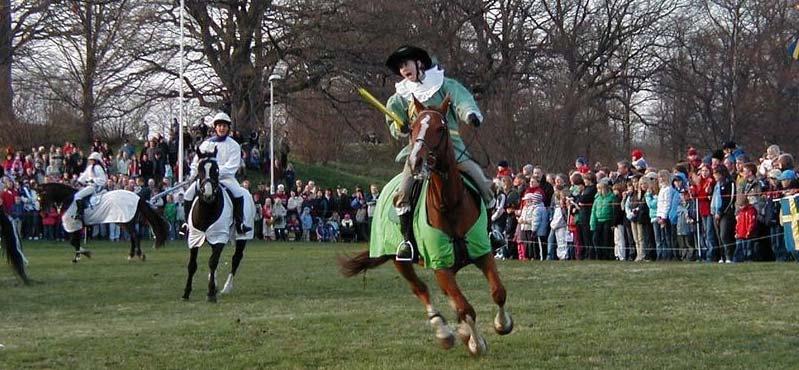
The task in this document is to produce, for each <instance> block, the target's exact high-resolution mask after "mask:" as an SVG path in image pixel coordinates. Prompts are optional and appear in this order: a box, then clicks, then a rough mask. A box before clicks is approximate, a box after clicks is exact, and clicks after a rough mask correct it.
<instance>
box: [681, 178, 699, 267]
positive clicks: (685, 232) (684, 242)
mask: <svg viewBox="0 0 799 370" xmlns="http://www.w3.org/2000/svg"><path fill="white" fill-rule="evenodd" d="M680 195H681V197H680V198H681V199H682V201H681V202H680V206H679V207H677V247H678V248H679V249H678V255H677V257H678V258H679V259H681V260H683V261H696V256H694V248H695V244H696V243H695V242H694V240H695V239H694V238H695V234H694V233H695V232H696V207H695V202H694V200H693V199H691V193H690V192H687V191H683V192H682V193H680Z"/></svg>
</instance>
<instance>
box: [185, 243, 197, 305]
mask: <svg viewBox="0 0 799 370" xmlns="http://www.w3.org/2000/svg"><path fill="white" fill-rule="evenodd" d="M199 252H200V248H199V247H197V248H189V265H188V266H187V269H188V271H189V277H188V278H186V287H185V288H183V300H184V301H188V300H189V295H191V281H192V280H193V279H194V273H195V272H197V254H198V253H199Z"/></svg>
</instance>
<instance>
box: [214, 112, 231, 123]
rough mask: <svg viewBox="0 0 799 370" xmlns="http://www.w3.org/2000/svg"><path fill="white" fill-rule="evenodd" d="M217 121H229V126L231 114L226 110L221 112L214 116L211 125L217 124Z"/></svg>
mask: <svg viewBox="0 0 799 370" xmlns="http://www.w3.org/2000/svg"><path fill="white" fill-rule="evenodd" d="M217 122H223V123H227V124H228V126H230V122H231V121H230V116H228V115H227V113H225V112H219V113H217V114H216V115H215V116H214V119H213V120H212V121H211V125H212V126H215V125H216V123H217Z"/></svg>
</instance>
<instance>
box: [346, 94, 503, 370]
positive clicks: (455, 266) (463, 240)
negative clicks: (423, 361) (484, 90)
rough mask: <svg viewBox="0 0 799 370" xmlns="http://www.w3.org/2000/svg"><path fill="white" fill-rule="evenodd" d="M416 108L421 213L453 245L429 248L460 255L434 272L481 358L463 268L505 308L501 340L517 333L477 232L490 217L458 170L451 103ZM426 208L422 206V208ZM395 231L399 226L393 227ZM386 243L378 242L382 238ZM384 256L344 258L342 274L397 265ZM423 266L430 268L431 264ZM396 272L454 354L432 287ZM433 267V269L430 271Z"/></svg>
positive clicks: (401, 267) (408, 272)
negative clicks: (473, 270)
mask: <svg viewBox="0 0 799 370" xmlns="http://www.w3.org/2000/svg"><path fill="white" fill-rule="evenodd" d="M413 104H414V105H415V109H416V111H417V112H419V114H418V116H417V118H416V120H415V121H414V122H413V124H412V126H411V135H410V138H411V143H413V144H414V146H413V151H412V153H411V157H410V158H411V160H410V165H411V170H412V172H413V174H414V176H417V177H418V178H423V179H425V180H426V181H427V187H426V189H427V191H426V193H425V194H423V195H425V197H424V199H425V204H424V206H425V208H424V209H420V210H419V212H420V213H424V212H426V218H427V224H429V226H432V227H433V228H435V229H437V230H438V231H439V232H441V233H443V235H444V236H445V237H446V239H448V243H447V242H446V240H445V243H443V244H445V245H447V247H444V246H442V245H430V244H429V243H428V245H425V246H424V248H451V249H450V250H447V253H449V252H451V254H450V255H454V257H453V261H454V262H452V263H451V264H450V266H449V267H440V268H437V267H435V266H433V267H431V268H433V269H434V273H435V277H436V280H437V282H438V285H439V286H440V287H441V290H442V291H443V292H444V294H445V295H446V296H447V297H448V298H449V300H450V303H451V304H452V306H453V307H454V308H455V310H456V312H457V315H458V322H459V325H458V329H457V333H458V336H459V337H460V339H461V340H462V341H463V343H464V344H465V345H466V346H467V348H468V350H469V353H470V354H472V355H474V356H479V355H481V354H483V353H484V352H485V350H486V344H485V340H484V339H483V337H482V336H481V335H480V334H479V333H478V331H477V326H476V324H475V322H476V318H477V315H476V313H475V311H474V308H473V307H472V306H471V304H469V302H468V301H467V300H466V297H464V295H463V293H462V292H461V290H460V288H459V287H458V284H457V282H456V280H455V275H456V274H457V272H458V271H459V270H460V269H461V268H462V267H464V266H466V265H468V264H471V263H473V264H474V265H475V266H477V268H479V269H480V271H482V272H483V275H484V276H485V278H486V279H487V280H488V283H489V286H490V288H491V298H492V299H493V300H494V303H496V304H497V306H498V307H499V310H498V312H497V316H496V318H495V319H494V330H495V331H496V332H497V333H498V334H500V335H504V334H508V333H510V332H511V331H512V330H513V320H512V318H511V316H510V314H509V313H508V311H506V310H505V308H504V306H505V287H504V286H503V285H502V282H501V281H500V278H499V274H498V272H497V267H496V264H495V262H494V257H493V255H492V254H491V253H490V250H491V248H490V246H489V245H488V238H487V231H486V230H485V229H483V230H478V229H477V226H480V225H481V224H478V223H477V222H478V219H482V220H485V217H486V216H485V211H484V210H483V209H482V208H481V204H480V203H479V202H480V200H479V198H476V197H475V195H474V194H473V193H472V192H470V191H469V190H468V189H467V186H466V185H465V184H464V181H463V179H462V178H461V174H460V172H459V171H458V168H457V162H456V159H455V152H454V149H453V146H452V141H451V140H450V136H449V129H448V128H447V125H446V122H445V116H446V112H447V110H448V109H449V97H447V98H445V99H444V102H443V104H442V105H441V106H440V107H437V108H427V107H424V106H423V105H422V104H421V103H419V102H418V101H416V100H415V99H414V102H413ZM387 188H388V186H387ZM381 206H382V207H391V206H392V205H391V203H390V201H385V200H384V202H382V205H381V204H380V202H379V204H378V207H381ZM421 206H422V205H421V204H419V205H418V206H417V207H421ZM376 212H378V213H380V212H381V211H380V209H378V210H376ZM418 215H419V213H417V217H416V218H415V219H414V223H415V225H414V227H415V230H417V229H418V227H421V226H425V225H419V224H420V223H421V222H422V221H420V217H421V216H418ZM481 216H482V218H481ZM375 221H377V220H375ZM392 227H397V226H396V225H393V226H392ZM425 227H427V226H425ZM473 227H474V229H473ZM483 227H484V225H483ZM374 230H375V229H374V225H373V231H374ZM482 232H485V233H486V235H484V236H485V238H477V239H468V236H469V235H479V234H471V233H482ZM380 237H381V236H378V238H380ZM416 239H417V241H418V240H419V237H418V236H417V238H416ZM478 239H479V240H484V241H485V243H481V244H486V245H477V246H476V247H479V248H475V249H474V250H475V251H476V252H474V253H472V252H471V247H475V246H470V245H467V240H478ZM437 240H440V239H437ZM378 242H379V240H375V239H374V238H373V239H372V241H371V243H370V244H371V245H370V248H373V249H374V245H375V244H376V243H378ZM439 244H442V243H439ZM417 245H418V246H419V248H420V250H421V249H423V247H422V243H418V244H417ZM449 246H451V247H449ZM478 251H479V252H478ZM429 252H430V250H426V251H421V253H420V254H421V255H423V256H425V255H429V254H430V253H429ZM379 254H382V255H380V256H378V257H370V251H365V252H362V253H360V254H358V255H356V256H354V257H352V258H347V257H342V258H340V259H339V264H340V265H341V268H342V273H343V274H344V275H345V276H354V275H356V274H358V273H359V272H361V271H365V270H367V269H371V268H375V267H377V266H380V265H381V264H383V263H385V262H387V261H390V260H394V256H393V255H392V253H379ZM476 254H479V255H476ZM426 259H427V258H426ZM420 262H425V263H429V262H430V261H420ZM394 266H395V268H396V269H397V270H398V271H399V273H400V275H402V277H403V278H405V280H407V281H408V282H409V283H410V285H411V290H412V291H413V293H414V294H415V295H416V296H417V297H418V298H419V299H420V300H421V301H422V303H423V304H424V305H425V308H426V309H427V316H428V321H429V323H430V325H431V326H432V327H433V329H434V330H435V332H436V337H437V339H438V340H439V342H440V344H441V345H442V346H443V347H444V348H445V349H449V348H451V347H452V345H453V344H454V340H455V337H454V334H453V332H452V330H451V329H450V328H449V326H448V325H447V322H446V320H445V319H444V317H443V316H442V315H441V313H440V312H439V311H438V310H436V309H435V308H433V305H432V304H431V302H430V293H429V291H428V289H427V285H425V284H424V282H422V281H421V280H420V279H419V277H418V276H417V274H416V272H415V271H414V268H413V264H412V263H411V262H404V261H396V260H394ZM428 266H429V267H430V265H428Z"/></svg>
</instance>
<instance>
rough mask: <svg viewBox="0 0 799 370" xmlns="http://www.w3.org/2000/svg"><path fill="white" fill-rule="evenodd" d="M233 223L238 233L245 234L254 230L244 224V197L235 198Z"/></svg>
mask: <svg viewBox="0 0 799 370" xmlns="http://www.w3.org/2000/svg"><path fill="white" fill-rule="evenodd" d="M233 222H234V223H235V225H236V232H237V233H239V234H244V233H247V232H249V231H250V230H252V228H251V227H249V226H247V225H245V224H244V197H243V196H241V197H238V198H233Z"/></svg>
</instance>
